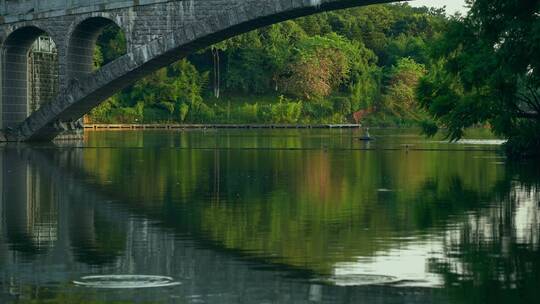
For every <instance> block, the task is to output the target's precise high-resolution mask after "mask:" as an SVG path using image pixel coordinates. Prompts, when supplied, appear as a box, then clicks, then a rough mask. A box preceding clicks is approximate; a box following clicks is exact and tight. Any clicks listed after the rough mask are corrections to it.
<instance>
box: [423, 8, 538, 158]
mask: <svg viewBox="0 0 540 304" xmlns="http://www.w3.org/2000/svg"><path fill="white" fill-rule="evenodd" d="M469 4H470V6H471V10H470V12H469V13H468V15H467V16H466V17H463V18H461V17H457V18H454V19H453V20H451V22H449V24H448V28H447V30H445V31H444V35H443V36H441V37H440V38H439V39H438V40H437V41H435V42H434V43H433V45H434V46H436V49H435V50H434V58H435V60H436V64H434V65H433V66H432V67H431V69H430V71H429V73H428V74H427V76H426V77H424V78H423V79H422V80H421V83H420V86H419V89H418V98H419V101H420V103H421V104H422V106H423V107H424V108H425V109H427V110H428V111H429V113H431V114H432V115H433V117H434V118H435V121H432V122H429V123H426V124H425V129H426V131H428V133H430V134H433V133H435V132H436V131H437V130H438V127H439V126H443V127H445V129H446V130H447V134H448V136H449V138H450V139H453V140H456V139H459V138H461V137H462V135H463V132H464V130H465V129H466V128H468V127H472V126H476V125H479V124H486V123H487V124H489V125H490V126H491V127H492V129H493V130H494V131H495V132H496V133H497V134H500V135H501V136H504V137H506V138H508V143H507V145H506V147H507V151H508V154H509V155H510V156H513V157H522V156H532V155H538V154H540V56H539V54H540V18H539V16H540V2H538V1H515V0H475V1H469Z"/></svg>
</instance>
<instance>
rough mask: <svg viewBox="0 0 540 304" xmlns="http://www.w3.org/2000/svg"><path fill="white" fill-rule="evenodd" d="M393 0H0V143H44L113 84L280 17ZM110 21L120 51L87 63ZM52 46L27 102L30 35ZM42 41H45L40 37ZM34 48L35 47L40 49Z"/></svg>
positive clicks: (70, 126) (70, 127)
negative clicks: (50, 78) (35, 99)
mask: <svg viewBox="0 0 540 304" xmlns="http://www.w3.org/2000/svg"><path fill="white" fill-rule="evenodd" d="M396 1H397V0H47V1H41V0H0V45H1V48H2V49H1V50H2V52H1V68H2V71H1V73H0V83H1V94H0V105H1V107H0V122H1V129H2V130H3V131H2V133H0V141H49V140H52V139H54V138H55V137H57V136H59V135H63V134H69V133H72V132H75V131H76V130H77V129H79V130H80V127H81V126H80V124H79V123H78V121H80V118H81V117H82V116H83V115H84V114H86V113H88V112H89V111H90V110H91V109H92V108H94V107H96V106H97V105H99V104H100V103H101V102H103V101H104V100H105V99H107V98H108V97H110V96H111V95H113V94H114V93H115V92H117V91H118V90H120V89H122V88H124V87H126V86H128V85H129V84H131V83H133V82H134V81H136V80H138V79H140V78H142V77H144V76H145V75H148V74H149V73H152V72H154V71H156V70H157V69H159V68H162V67H165V66H167V65H169V64H171V63H173V62H175V61H177V60H179V59H182V58H183V57H185V56H187V55H188V54H190V53H192V52H194V51H196V50H199V49H202V48H205V47H208V46H210V45H212V44H214V43H216V42H219V41H222V40H225V39H227V38H230V37H233V36H236V35H239V34H242V33H244V32H247V31H249V30H253V29H256V28H259V27H263V26H266V25H270V24H274V23H277V22H281V21H284V20H288V19H292V18H297V17H301V16H306V15H310V14H315V13H318V12H322V11H330V10H336V9H342V8H348V7H354V6H364V5H369V4H376V3H385V2H396ZM111 23H115V24H116V25H118V26H119V27H120V29H122V30H123V31H124V33H125V35H126V40H127V54H125V55H123V56H121V57H119V58H117V59H116V60H114V61H112V62H110V63H108V64H106V65H105V66H103V67H102V68H100V69H99V70H97V71H94V68H93V52H94V46H95V44H96V40H97V38H98V36H99V35H100V33H101V31H102V30H103V28H104V27H105V26H107V25H109V24H111ZM43 36H48V37H50V42H49V44H50V43H52V44H54V45H55V46H56V52H57V56H56V58H57V62H54V64H53V67H52V68H51V69H45V71H43V69H41V70H40V72H41V73H42V74H40V75H47V73H51V71H50V70H55V71H57V72H56V75H57V76H56V78H57V80H56V81H55V82H50V83H52V84H50V83H49V85H52V86H53V87H54V90H52V91H54V93H52V95H51V92H50V91H51V90H49V91H44V90H41V89H40V90H38V95H39V94H42V95H43V94H45V93H43V92H48V94H50V95H51V96H50V98H49V100H47V102H44V103H42V104H40V105H39V106H32V101H31V99H32V96H33V95H32V93H31V92H30V91H31V90H30V89H29V87H30V85H29V83H31V81H32V79H33V78H32V76H31V74H32V72H33V71H35V64H34V66H32V62H33V61H32V62H30V60H29V58H30V57H29V54H30V51H31V50H34V51H36V42H35V41H36V40H41V39H38V38H40V37H43ZM42 44H47V43H46V42H42ZM40 49H41V47H39V46H38V50H37V51H40Z"/></svg>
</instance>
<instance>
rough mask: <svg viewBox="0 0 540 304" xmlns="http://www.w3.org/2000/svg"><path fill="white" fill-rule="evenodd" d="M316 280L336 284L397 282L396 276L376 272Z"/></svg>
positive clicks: (354, 284) (355, 284)
mask: <svg viewBox="0 0 540 304" xmlns="http://www.w3.org/2000/svg"><path fill="white" fill-rule="evenodd" d="M315 281H316V282H319V283H323V284H330V285H336V286H364V285H380V284H388V283H395V282H397V281H399V280H398V279H397V278H396V277H393V276H386V275H376V274H349V275H338V276H331V277H326V278H320V279H316V280H315Z"/></svg>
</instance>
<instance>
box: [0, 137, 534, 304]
mask: <svg viewBox="0 0 540 304" xmlns="http://www.w3.org/2000/svg"><path fill="white" fill-rule="evenodd" d="M371 133H372V135H374V136H375V137H376V140H375V141H372V142H362V141H359V140H357V137H358V136H360V135H362V133H361V132H360V131H358V130H218V131H217V130H192V131H122V132H89V133H87V134H86V138H85V140H84V142H78V143H77V142H75V143H74V142H66V143H56V144H54V145H32V146H28V145H16V146H4V147H2V148H0V166H1V168H0V172H1V175H0V187H1V191H2V197H1V200H0V211H1V225H0V302H1V303H41V302H44V303H108V302H116V303H118V302H120V303H124V302H125V303H131V302H138V303H373V302H377V303H404V302H405V303H487V302H488V301H489V302H495V303H506V302H510V301H513V302H523V303H527V302H534V301H535V299H538V296H540V290H539V288H538V286H540V248H539V246H540V210H539V209H540V190H539V187H538V186H539V184H540V172H539V171H540V170H539V166H538V164H535V163H532V162H524V163H510V162H508V161H507V160H506V159H505V158H504V156H503V154H502V153H501V151H500V150H501V147H500V144H501V143H502V142H503V141H501V140H498V139H496V138H493V137H492V136H491V135H490V134H489V133H488V132H487V131H485V130H475V131H473V132H470V134H469V135H468V138H467V139H466V140H463V141H461V142H457V143H448V142H445V141H443V140H442V139H440V138H436V139H425V138H423V137H420V136H418V135H417V132H416V131H414V130H372V131H371ZM97 275H99V276H102V275H103V276H110V275H112V276H113V277H105V278H106V279H104V281H100V282H98V284H109V283H110V284H119V283H118V278H119V277H118V275H127V276H125V277H120V278H129V280H130V281H129V282H127V283H125V282H124V283H121V284H127V285H124V287H129V284H137V285H136V287H144V286H140V283H141V281H136V282H133V278H134V277H133V276H134V275H143V276H165V277H170V278H171V279H172V280H173V284H171V285H170V286H164V287H157V288H119V289H115V288H106V289H104V288H92V287H88V286H86V287H85V286H80V285H77V284H75V283H74V281H76V282H80V280H81V278H83V277H88V276H90V278H95V276H97ZM100 278H101V277H100ZM145 278H146V279H147V278H153V277H142V279H143V280H144V279H145ZM111 282H112V283H111ZM143 283H144V282H143ZM150 283H154V285H155V284H157V283H156V282H155V281H154V282H150ZM158 283H159V281H158ZM150 285H151V284H150ZM113 287H117V286H113ZM120 287H121V286H120ZM131 287H133V286H131ZM149 287H150V286H149Z"/></svg>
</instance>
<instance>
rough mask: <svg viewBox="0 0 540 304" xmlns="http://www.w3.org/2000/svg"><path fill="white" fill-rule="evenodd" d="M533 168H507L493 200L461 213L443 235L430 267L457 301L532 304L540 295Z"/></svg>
mask: <svg viewBox="0 0 540 304" xmlns="http://www.w3.org/2000/svg"><path fill="white" fill-rule="evenodd" d="M529 165H530V164H529ZM538 168H539V167H538V166H522V167H521V168H516V165H515V164H514V165H511V166H510V167H508V168H507V169H508V170H507V178H506V179H504V180H501V181H500V182H499V183H498V185H497V190H496V193H497V197H496V200H495V202H494V203H492V205H490V206H485V207H484V208H483V209H482V210H481V211H480V212H479V213H478V214H477V215H476V216H474V217H472V216H469V217H466V219H465V221H463V223H462V224H461V226H460V228H459V231H458V233H457V234H455V235H454V236H453V237H450V238H448V241H447V244H446V246H445V248H446V252H445V258H441V259H433V260H432V261H431V263H430V268H431V271H433V272H435V273H439V274H441V275H442V276H443V277H444V283H445V286H446V287H447V288H448V290H449V291H450V295H451V296H452V297H454V298H455V299H456V300H458V301H459V302H460V303H486V302H492V303H509V302H513V301H515V300H516V299H519V301H520V302H531V303H532V302H534V301H536V300H537V299H538V296H540V290H538V283H539V282H540V233H539V232H538V231H539V230H538V229H539V228H540V226H539V224H540V209H539V208H538V206H539V203H540V196H539V195H538V194H539V193H540V172H539V171H538ZM523 216H526V217H523ZM524 225H525V226H524ZM473 286H474V287H473ZM471 288H474V290H475V292H474V293H471V292H470V290H471Z"/></svg>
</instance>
